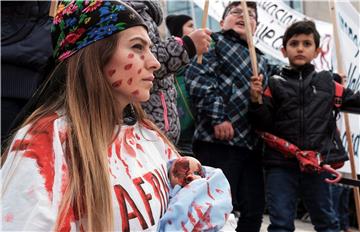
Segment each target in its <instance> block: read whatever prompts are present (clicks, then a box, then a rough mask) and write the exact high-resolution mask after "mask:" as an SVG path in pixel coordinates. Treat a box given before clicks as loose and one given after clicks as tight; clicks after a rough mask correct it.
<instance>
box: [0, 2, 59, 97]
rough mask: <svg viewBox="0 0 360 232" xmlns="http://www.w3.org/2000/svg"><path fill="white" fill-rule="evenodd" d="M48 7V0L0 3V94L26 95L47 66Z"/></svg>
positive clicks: (33, 87)
mask: <svg viewBox="0 0 360 232" xmlns="http://www.w3.org/2000/svg"><path fill="white" fill-rule="evenodd" d="M49 8H50V1H10V2H8V1H5V2H2V3H1V97H6V98H12V99H25V100H26V99H29V98H30V97H31V96H32V94H33V93H34V91H35V90H36V88H37V87H38V86H39V85H40V83H41V82H42V80H43V78H44V76H45V75H46V72H48V70H47V69H50V67H51V65H49V61H50V59H51V57H52V51H53V49H52V45H51V35H50V26H51V24H52V19H51V18H50V17H49ZM48 65H49V66H48Z"/></svg>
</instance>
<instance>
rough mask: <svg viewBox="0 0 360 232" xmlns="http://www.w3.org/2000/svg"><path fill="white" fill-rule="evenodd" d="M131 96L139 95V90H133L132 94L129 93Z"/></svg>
mask: <svg viewBox="0 0 360 232" xmlns="http://www.w3.org/2000/svg"><path fill="white" fill-rule="evenodd" d="M131 94H132V95H139V90H135V91H134V92H132V93H131Z"/></svg>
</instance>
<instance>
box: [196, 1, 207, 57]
mask: <svg viewBox="0 0 360 232" xmlns="http://www.w3.org/2000/svg"><path fill="white" fill-rule="evenodd" d="M208 13H209V0H205V4H204V13H203V17H202V21H201V28H206V20H207V17H208ZM197 63H198V64H202V54H198V57H197Z"/></svg>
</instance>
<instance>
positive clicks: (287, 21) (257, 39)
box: [193, 0, 332, 70]
mask: <svg viewBox="0 0 360 232" xmlns="http://www.w3.org/2000/svg"><path fill="white" fill-rule="evenodd" d="M193 2H194V3H195V4H196V5H198V6H199V7H200V8H202V7H203V6H202V5H203V0H193ZM228 2H229V0H212V1H210V6H209V15H210V16H211V17H213V18H214V19H215V20H217V21H220V20H221V16H222V13H223V11H224V9H225V7H226V5H227V4H228ZM257 5H258V27H257V30H256V32H255V35H254V45H255V46H256V47H257V48H258V49H260V50H261V51H262V52H264V53H266V54H269V55H270V56H272V57H275V58H276V59H278V60H281V61H283V62H285V63H287V62H288V61H287V59H285V58H284V57H283V55H282V54H281V51H280V47H281V46H282V35H283V34H284V32H285V29H286V28H287V27H288V26H289V25H291V24H292V23H293V22H296V21H300V20H303V19H305V18H306V19H311V18H309V17H307V16H306V15H303V14H301V13H299V12H297V11H296V10H294V9H292V8H290V7H289V6H288V5H286V4H285V3H284V2H283V1H268V0H266V1H257ZM311 20H313V21H314V22H315V24H316V27H317V29H318V31H319V33H320V36H321V39H320V47H321V48H322V52H321V54H320V55H319V56H318V57H317V59H315V61H314V64H315V66H316V69H317V70H328V69H330V68H331V63H330V62H331V52H332V46H330V44H331V43H332V26H331V24H330V23H326V22H323V21H319V20H314V19H311Z"/></svg>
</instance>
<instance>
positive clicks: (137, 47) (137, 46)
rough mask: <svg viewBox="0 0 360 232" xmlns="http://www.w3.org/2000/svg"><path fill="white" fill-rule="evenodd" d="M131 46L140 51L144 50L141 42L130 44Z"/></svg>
mask: <svg viewBox="0 0 360 232" xmlns="http://www.w3.org/2000/svg"><path fill="white" fill-rule="evenodd" d="M132 47H133V48H135V49H137V50H139V51H142V50H144V46H143V45H142V44H135V45H134V46H132Z"/></svg>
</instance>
